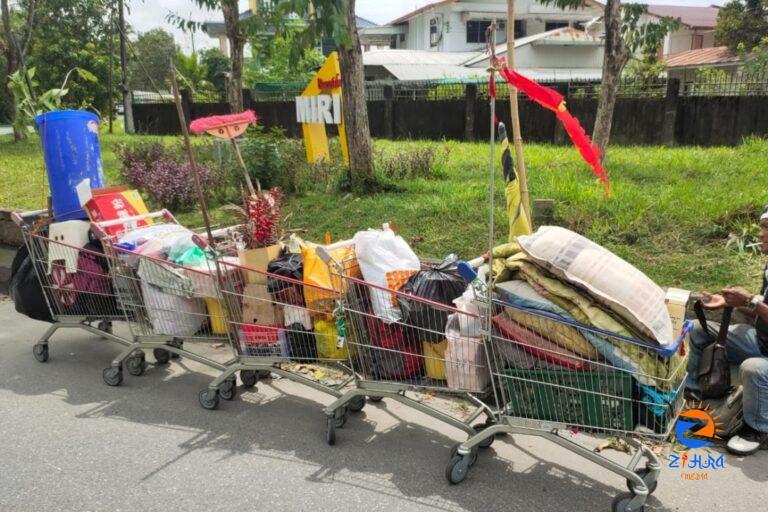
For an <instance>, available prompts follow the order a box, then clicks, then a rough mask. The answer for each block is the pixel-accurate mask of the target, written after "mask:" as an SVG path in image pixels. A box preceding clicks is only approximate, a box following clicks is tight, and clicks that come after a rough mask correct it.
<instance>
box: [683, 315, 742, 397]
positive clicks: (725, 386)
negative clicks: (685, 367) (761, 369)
mask: <svg viewBox="0 0 768 512" xmlns="http://www.w3.org/2000/svg"><path fill="white" fill-rule="evenodd" d="M693 309H694V311H695V312H696V317H697V318H698V319H699V323H700V324H701V326H702V328H703V329H704V332H706V333H707V334H709V336H710V339H711V340H712V341H711V343H709V345H707V346H706V347H704V349H703V350H702V351H701V359H700V360H699V371H698V382H699V390H700V393H701V397H702V398H704V399H708V398H721V397H723V396H725V395H726V394H728V391H729V390H730V389H731V363H730V362H729V361H728V355H727V354H726V351H725V340H726V337H727V336H728V327H729V325H730V323H731V313H733V308H730V307H726V308H724V309H723V319H722V320H721V322H720V331H719V332H718V333H717V337H716V338H715V337H713V336H712V332H711V331H710V329H709V326H708V325H707V319H706V317H705V316H704V306H703V305H702V303H701V301H696V303H695V304H694V305H693Z"/></svg>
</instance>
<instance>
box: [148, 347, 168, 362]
mask: <svg viewBox="0 0 768 512" xmlns="http://www.w3.org/2000/svg"><path fill="white" fill-rule="evenodd" d="M152 355H153V356H155V361H157V364H168V361H170V360H171V353H170V352H168V351H167V350H165V349H164V348H156V349H154V350H152Z"/></svg>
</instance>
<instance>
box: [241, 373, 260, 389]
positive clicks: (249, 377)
mask: <svg viewBox="0 0 768 512" xmlns="http://www.w3.org/2000/svg"><path fill="white" fill-rule="evenodd" d="M240 382H242V383H243V386H245V387H247V388H252V387H253V386H255V385H256V383H257V382H259V373H258V372H256V371H253V370H240Z"/></svg>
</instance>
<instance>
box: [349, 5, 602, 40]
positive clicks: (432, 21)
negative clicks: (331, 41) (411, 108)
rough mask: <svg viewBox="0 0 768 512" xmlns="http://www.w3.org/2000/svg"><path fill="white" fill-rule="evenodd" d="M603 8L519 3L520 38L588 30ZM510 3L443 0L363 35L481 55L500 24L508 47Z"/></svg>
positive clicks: (500, 36) (517, 25) (517, 31)
mask: <svg viewBox="0 0 768 512" xmlns="http://www.w3.org/2000/svg"><path fill="white" fill-rule="evenodd" d="M602 12H603V7H602V5H601V4H599V3H598V2H597V1H595V0H584V7H583V8H581V9H577V10H563V9H559V8H557V7H554V6H547V5H543V4H541V3H539V2H537V1H536V0H516V2H515V17H516V20H515V36H516V37H525V36H531V35H536V34H540V33H543V32H549V31H552V30H555V29H558V28H564V27H574V28H580V29H583V28H584V26H585V25H586V24H587V23H589V22H590V21H591V20H595V19H597V18H599V17H600V16H602ZM506 18H507V3H506V0H442V1H439V2H434V3H431V4H428V5H425V6H424V7H421V8H419V9H416V10H414V11H412V12H409V13H408V14H405V15H403V16H401V17H400V18H398V19H396V20H394V21H392V22H390V23H388V24H387V25H384V26H380V27H373V28H364V29H362V30H361V36H369V35H373V34H376V35H377V36H378V37H379V38H380V40H383V39H384V38H386V37H389V40H390V45H389V47H390V48H391V49H399V50H417V51H431V52H478V51H482V50H483V49H484V48H485V43H486V40H485V37H486V36H485V32H486V29H487V28H488V27H489V26H490V24H491V22H492V21H493V20H494V19H495V20H497V23H498V27H499V29H498V33H497V34H496V41H497V42H499V43H503V42H506V25H505V23H506Z"/></svg>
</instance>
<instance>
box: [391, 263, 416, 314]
mask: <svg viewBox="0 0 768 512" xmlns="http://www.w3.org/2000/svg"><path fill="white" fill-rule="evenodd" d="M415 273H416V270H396V271H394V272H387V275H386V279H387V288H389V289H390V290H399V289H400V288H402V287H403V285H404V284H405V283H407V282H408V280H409V279H410V278H411V276H412V275H414V274H415ZM390 297H391V300H392V307H394V308H397V307H399V306H400V303H399V302H398V301H397V294H395V293H391V294H390Z"/></svg>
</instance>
